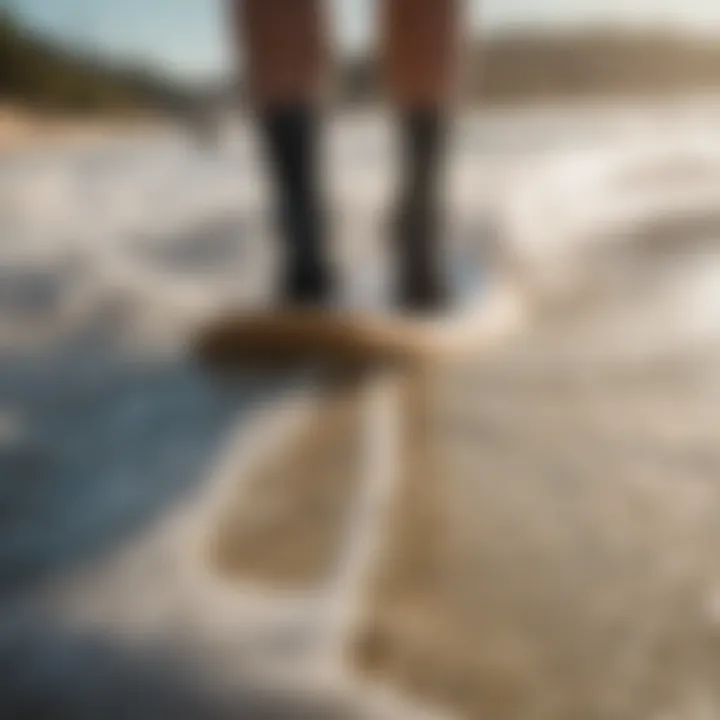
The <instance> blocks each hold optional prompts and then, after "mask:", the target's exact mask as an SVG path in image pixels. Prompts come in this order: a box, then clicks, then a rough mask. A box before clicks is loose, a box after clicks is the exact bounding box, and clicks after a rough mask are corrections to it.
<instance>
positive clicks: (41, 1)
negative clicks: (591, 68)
mask: <svg viewBox="0 0 720 720" xmlns="http://www.w3.org/2000/svg"><path fill="white" fill-rule="evenodd" d="M375 1H376V0H329V3H330V5H331V6H332V7H333V10H334V18H335V26H336V36H337V38H338V42H339V45H340V46H341V47H342V48H344V49H346V50H350V51H352V50H358V49H361V48H363V47H364V46H365V45H366V44H367V43H368V42H369V39H370V38H371V37H372V33H371V28H372V24H373V23H372V16H373V12H372V9H373V7H374V5H375ZM468 1H469V2H470V5H471V8H470V15H471V18H472V24H473V27H474V28H479V27H481V21H482V27H483V28H487V29H494V28H502V27H507V26H516V25H518V24H522V25H531V26H532V25H539V24H540V25H545V26H547V25H550V26H554V25H561V24H565V25H566V24H568V23H570V24H578V23H580V24H586V23H593V22H602V23H605V24H607V23H609V22H613V23H629V24H640V25H665V26H667V25H675V26H677V25H680V26H681V27H683V28H688V29H691V30H695V31H700V32H707V31H710V30H717V31H718V32H720V2H718V0H482V2H481V0H468ZM3 3H5V4H7V5H9V6H11V7H13V8H14V9H15V10H16V11H17V12H18V13H20V15H21V16H22V17H24V18H25V19H26V20H27V21H28V22H29V23H30V24H31V25H32V26H33V27H35V28H37V29H39V30H41V31H43V32H45V33H50V34H52V35H55V36H58V37H60V38H62V39H63V40H65V41H67V42H69V43H73V44H80V45H82V46H85V47H88V48H91V49H93V50H95V51H98V52H101V53H103V54H106V55H109V56H111V57H119V58H122V59H127V60H130V61H137V62H139V63H141V64H144V65H147V66H150V67H154V68H157V69H160V70H161V71H170V72H171V73H172V74H174V75H176V76H178V77H180V78H187V79H206V78H209V77H214V76H218V75H222V74H223V73H226V72H227V71H228V70H229V69H230V67H231V58H230V47H229V43H228V31H227V26H226V16H225V12H224V10H225V9H224V5H225V3H224V2H223V0H0V6H2V4H3Z"/></svg>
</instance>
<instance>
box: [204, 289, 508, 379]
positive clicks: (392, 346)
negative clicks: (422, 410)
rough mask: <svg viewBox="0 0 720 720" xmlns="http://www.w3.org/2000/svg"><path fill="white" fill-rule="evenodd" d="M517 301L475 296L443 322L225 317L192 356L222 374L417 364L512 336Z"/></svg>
mask: <svg viewBox="0 0 720 720" xmlns="http://www.w3.org/2000/svg"><path fill="white" fill-rule="evenodd" d="M520 306H521V304H520V301H519V299H518V297H517V293H516V291H515V290H514V289H513V288H511V287H509V286H507V287H506V286H504V285H502V286H499V287H498V288H497V289H494V290H493V291H488V292H487V293H481V297H479V298H477V299H476V300H475V301H474V302H473V303H468V304H467V306H466V307H463V308H459V309H458V310H457V311H456V312H450V313H448V314H447V315H444V316H437V317H421V316H413V315H404V314H401V313H386V312H381V311H379V310H378V311H369V310H357V311H355V310H347V309H343V310H323V309H259V310H254V311H245V312H241V313H238V314H235V315H228V316H226V317H223V318H220V319H218V320H216V321H214V322H211V323H209V324H207V325H206V326H204V327H202V328H200V330H199V331H198V332H196V334H195V337H194V341H193V343H192V351H193V353H194V355H195V357H196V358H197V359H198V360H199V361H200V362H201V363H203V364H204V365H206V366H210V367H218V368H223V369H232V368H233V367H238V366H240V367H241V366H243V365H244V364H255V363H260V364H263V365H289V364H293V363H297V362H307V361H311V362H312V361H316V362H317V361H319V362H327V363H330V364H340V365H350V366H352V365H361V366H363V365H364V366H367V365H373V364H383V363H396V364H405V365H412V364H421V363H425V362H428V361H429V362H434V361H445V360H447V359H449V358H453V357H459V356H462V355H465V354H467V353H468V352H471V351H474V350H477V349H479V348H480V347H481V346H483V345H485V344H487V343H492V342H494V341H495V340H496V339H497V337H498V336H503V335H505V334H507V333H511V332H513V331H514V329H515V327H516V326H517V324H518V323H520V322H522V319H521V317H520V312H521V311H520Z"/></svg>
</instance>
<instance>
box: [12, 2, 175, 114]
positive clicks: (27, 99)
mask: <svg viewBox="0 0 720 720" xmlns="http://www.w3.org/2000/svg"><path fill="white" fill-rule="evenodd" d="M0 99H5V100H12V101H17V102H20V103H22V104H26V105H32V106H34V107H37V108H41V109H45V110H63V111H77V112H84V113H85V112H103V111H119V110H123V111H131V110H139V109H151V108H163V109H172V108H175V107H179V106H182V105H184V104H185V103H186V102H187V100H186V98H185V95H184V93H183V92H182V91H181V90H180V89H179V88H177V87H175V86H173V85H172V84H171V83H170V82H169V81H166V80H161V79H158V78H156V77H154V76H153V75H151V74H150V73H147V72H143V71H141V70H137V69H132V70H126V69H118V68H115V67H111V66H109V65H107V64H104V63H102V62H100V61H98V60H96V59H91V58H88V57H81V56H79V55H73V54H71V53H69V52H64V51H63V50H62V49H60V48H59V47H58V46H56V45H54V44H52V43H50V42H49V41H47V40H44V39H41V38H39V37H36V36H34V35H32V34H31V33H29V32H27V31H26V30H25V29H24V28H22V27H21V26H20V25H19V23H18V22H17V21H16V20H15V19H14V18H13V17H12V16H11V15H10V14H9V13H8V12H2V11H0Z"/></svg>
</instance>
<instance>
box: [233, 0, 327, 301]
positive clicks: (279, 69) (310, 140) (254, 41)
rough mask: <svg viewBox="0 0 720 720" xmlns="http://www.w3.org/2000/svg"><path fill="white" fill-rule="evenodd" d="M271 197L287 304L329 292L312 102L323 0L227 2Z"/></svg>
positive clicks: (321, 65)
mask: <svg viewBox="0 0 720 720" xmlns="http://www.w3.org/2000/svg"><path fill="white" fill-rule="evenodd" d="M232 1H233V9H234V11H235V21H236V22H235V27H236V28H237V30H238V35H239V39H240V43H239V44H240V45H241V46H242V47H243V48H244V50H245V62H246V67H247V73H246V77H247V78H248V83H249V90H250V93H251V96H252V98H253V101H254V103H255V105H256V107H257V111H258V119H259V125H260V127H261V129H262V131H263V136H264V139H265V143H266V148H267V156H268V159H269V161H270V165H271V169H272V172H273V180H274V183H275V187H276V194H277V208H278V217H279V225H280V231H281V234H282V236H283V240H284V245H285V258H286V261H285V270H284V278H283V281H282V293H283V296H284V299H285V300H287V301H289V302H298V303H315V302H322V301H323V300H325V299H326V297H327V295H328V294H329V292H330V285H331V279H330V273H329V270H328V268H327V261H326V258H325V237H324V235H325V231H324V220H323V208H322V200H321V197H320V194H321V193H320V189H319V182H318V178H317V173H318V163H317V134H318V125H319V118H318V108H317V102H318V99H319V95H320V91H321V89H322V83H323V75H324V70H325V66H326V58H327V45H326V33H325V18H324V9H325V8H324V3H323V0H232Z"/></svg>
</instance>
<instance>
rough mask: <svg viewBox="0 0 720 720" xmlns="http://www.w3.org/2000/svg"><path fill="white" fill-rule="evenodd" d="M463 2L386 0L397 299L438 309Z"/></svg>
mask: <svg viewBox="0 0 720 720" xmlns="http://www.w3.org/2000/svg"><path fill="white" fill-rule="evenodd" d="M460 6H461V0H385V5H384V11H385V16H384V21H385V27H384V42H383V60H384V69H385V73H386V79H387V84H388V89H389V91H390V95H391V97H392V99H393V101H394V102H395V104H396V105H397V107H398V110H399V114H400V122H401V132H402V139H403V178H402V189H401V195H400V199H399V212H398V226H397V230H396V238H395V240H396V250H397V261H398V270H399V273H398V274H399V296H400V301H401V303H402V304H404V305H405V306H406V307H407V308H408V309H413V310H429V309H436V308H438V307H442V306H443V305H444V303H445V301H446V299H447V294H448V289H447V287H446V282H445V279H444V277H443V276H444V273H443V270H442V265H443V262H442V260H443V259H442V253H441V247H440V234H441V230H440V227H439V223H440V209H439V188H438V179H439V174H440V164H441V160H442V155H443V150H444V139H445V132H446V121H447V116H448V114H449V108H450V104H451V101H452V96H453V92H454V82H455V78H456V74H457V72H456V71H457V58H458V54H459V48H458V41H459V32H458V29H459V28H458V24H459V19H460V18H459V15H460Z"/></svg>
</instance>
